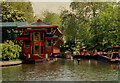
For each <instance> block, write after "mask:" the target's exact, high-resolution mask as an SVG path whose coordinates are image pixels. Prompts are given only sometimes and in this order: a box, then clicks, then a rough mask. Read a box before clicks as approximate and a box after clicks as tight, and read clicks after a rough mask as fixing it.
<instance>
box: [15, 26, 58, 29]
mask: <svg viewBox="0 0 120 83" xmlns="http://www.w3.org/2000/svg"><path fill="white" fill-rule="evenodd" d="M26 28H58V26H35V27H34V26H33V27H25V26H21V27H16V29H26Z"/></svg>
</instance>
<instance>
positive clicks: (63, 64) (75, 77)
mask: <svg viewBox="0 0 120 83" xmlns="http://www.w3.org/2000/svg"><path fill="white" fill-rule="evenodd" d="M119 66H120V65H117V64H109V63H104V62H99V61H96V60H83V59H81V60H80V62H79V64H78V61H77V60H66V59H58V60H57V61H56V62H51V63H49V62H46V63H45V62H44V63H37V64H22V65H18V66H9V67H3V68H2V78H3V79H2V80H3V81H118V78H119V77H118V76H119V72H118V71H119Z"/></svg>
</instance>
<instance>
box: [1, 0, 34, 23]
mask: <svg viewBox="0 0 120 83" xmlns="http://www.w3.org/2000/svg"><path fill="white" fill-rule="evenodd" d="M2 5H7V6H9V7H10V8H12V9H13V10H18V11H21V12H22V13H24V17H25V18H26V21H27V22H28V23H32V22H34V21H36V17H35V16H34V12H33V8H32V4H31V2H3V3H2ZM18 11H16V12H18ZM22 13H21V14H22ZM23 22H24V21H23Z"/></svg>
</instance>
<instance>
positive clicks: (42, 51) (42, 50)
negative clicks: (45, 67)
mask: <svg viewBox="0 0 120 83" xmlns="http://www.w3.org/2000/svg"><path fill="white" fill-rule="evenodd" d="M41 54H44V47H43V46H41Z"/></svg>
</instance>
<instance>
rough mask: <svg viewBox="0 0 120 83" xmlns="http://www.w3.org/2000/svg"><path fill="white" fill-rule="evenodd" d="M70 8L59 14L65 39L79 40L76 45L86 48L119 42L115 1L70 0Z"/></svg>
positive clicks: (101, 46) (102, 46)
mask: <svg viewBox="0 0 120 83" xmlns="http://www.w3.org/2000/svg"><path fill="white" fill-rule="evenodd" d="M70 8H71V9H72V11H69V10H64V11H62V13H61V16H60V17H61V24H62V27H64V28H63V33H64V37H65V40H66V41H76V40H81V44H80V46H78V47H80V48H81V49H82V48H83V47H85V48H86V49H87V50H91V49H103V48H106V47H109V46H112V45H116V44H119V43H120V33H119V32H120V27H119V23H120V21H119V18H120V16H119V15H118V14H119V12H118V4H117V3H103V2H102V3H101V2H99V3H98V2H72V3H71V4H70ZM62 47H64V45H63V46H62ZM76 49H77V47H76Z"/></svg>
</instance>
